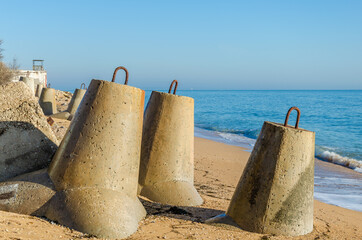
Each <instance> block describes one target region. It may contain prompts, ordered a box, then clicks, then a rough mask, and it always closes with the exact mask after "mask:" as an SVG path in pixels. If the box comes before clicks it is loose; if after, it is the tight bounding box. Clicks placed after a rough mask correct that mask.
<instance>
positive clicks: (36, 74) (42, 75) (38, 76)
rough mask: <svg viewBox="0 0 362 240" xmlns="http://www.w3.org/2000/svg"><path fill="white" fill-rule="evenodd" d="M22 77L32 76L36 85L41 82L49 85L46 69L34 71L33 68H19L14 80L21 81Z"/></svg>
mask: <svg viewBox="0 0 362 240" xmlns="http://www.w3.org/2000/svg"><path fill="white" fill-rule="evenodd" d="M20 77H30V78H33V79H34V85H35V86H36V85H37V84H39V83H41V84H43V85H44V86H46V85H47V72H46V71H33V70H18V73H17V74H15V76H14V77H13V79H12V81H13V82H17V81H19V79H20Z"/></svg>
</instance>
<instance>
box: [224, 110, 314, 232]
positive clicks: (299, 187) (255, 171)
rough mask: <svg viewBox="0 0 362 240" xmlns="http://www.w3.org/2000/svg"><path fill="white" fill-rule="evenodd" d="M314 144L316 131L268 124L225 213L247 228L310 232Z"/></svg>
mask: <svg viewBox="0 0 362 240" xmlns="http://www.w3.org/2000/svg"><path fill="white" fill-rule="evenodd" d="M298 119H299V117H298ZM314 144H315V133H314V132H311V131H308V130H304V129H300V128H298V129H297V128H294V127H289V126H283V125H282V124H278V123H272V122H264V125H263V128H262V130H261V132H260V135H259V137H258V140H257V142H256V144H255V146H254V149H253V151H252V153H251V155H250V158H249V161H248V163H247V165H246V167H245V169H244V172H243V174H242V176H241V178H240V180H239V183H238V185H237V187H236V189H235V192H234V195H233V197H232V199H231V202H230V205H229V208H228V210H227V215H229V216H230V217H231V218H232V219H233V220H234V221H235V222H236V223H237V224H238V225H239V226H240V227H241V228H242V229H244V230H247V231H252V232H257V233H268V234H276V235H287V236H299V235H304V234H307V233H309V232H311V231H312V230H313V184H314Z"/></svg>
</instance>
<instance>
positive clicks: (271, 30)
mask: <svg viewBox="0 0 362 240" xmlns="http://www.w3.org/2000/svg"><path fill="white" fill-rule="evenodd" d="M0 4H1V5H0V39H2V40H3V41H4V43H3V46H2V48H4V49H5V52H4V55H5V62H10V61H11V60H12V58H13V57H15V58H17V60H18V62H19V63H20V65H21V69H31V67H32V59H44V60H45V61H44V65H45V68H46V70H47V71H48V81H49V82H50V83H51V84H52V87H55V88H59V89H74V88H75V87H79V86H80V84H81V83H82V82H85V83H87V84H88V83H89V82H90V80H91V79H93V78H96V79H103V80H110V79H111V77H112V74H113V70H114V68H115V67H117V66H119V65H122V66H125V67H127V68H128V70H129V72H130V79H129V85H132V86H137V87H140V88H143V89H147V90H152V89H167V88H168V86H169V84H170V82H171V81H172V80H173V79H177V80H179V89H235V90H238V89H362V1H359V0H355V1H350V0H303V1H291V0H285V1H270V0H265V1H257V0H255V1H226V0H224V1H221V0H219V1H211V0H208V1H196V0H194V1H171V0H170V1H157V0H152V1H137V0H133V1H132V0H129V1H106V0H104V1H101V0H99V1H91V0H87V1H65V0H62V1H49V0H48V1H43V0H37V1H18V0H4V1H0ZM123 78H124V75H123V74H121V72H120V74H119V76H118V78H117V80H116V81H117V82H123Z"/></svg>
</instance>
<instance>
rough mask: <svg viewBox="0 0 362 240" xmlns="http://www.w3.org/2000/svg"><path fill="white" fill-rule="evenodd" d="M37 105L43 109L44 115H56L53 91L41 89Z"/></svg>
mask: <svg viewBox="0 0 362 240" xmlns="http://www.w3.org/2000/svg"><path fill="white" fill-rule="evenodd" d="M39 104H40V106H41V108H42V109H43V112H44V114H45V115H52V114H55V113H57V106H56V102H55V89H54V88H43V91H42V92H41V95H40V98H39Z"/></svg>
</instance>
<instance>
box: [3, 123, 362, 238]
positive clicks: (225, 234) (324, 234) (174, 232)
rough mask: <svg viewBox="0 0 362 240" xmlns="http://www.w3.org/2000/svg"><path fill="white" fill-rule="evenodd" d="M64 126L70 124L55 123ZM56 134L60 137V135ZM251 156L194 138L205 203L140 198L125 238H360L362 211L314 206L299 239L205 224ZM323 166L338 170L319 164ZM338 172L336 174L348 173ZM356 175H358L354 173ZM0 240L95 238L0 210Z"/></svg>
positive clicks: (230, 191) (197, 173)
mask: <svg viewBox="0 0 362 240" xmlns="http://www.w3.org/2000/svg"><path fill="white" fill-rule="evenodd" d="M56 123H57V124H58V126H63V127H64V128H66V127H67V124H68V122H66V121H56ZM61 132H63V131H60V132H59V135H61ZM249 155H250V153H248V152H245V151H244V149H243V148H241V147H237V146H231V145H226V144H223V143H218V142H214V141H211V140H207V139H202V138H195V186H196V188H197V190H198V191H199V192H200V194H201V196H202V198H203V199H204V204H203V205H202V206H199V207H172V206H167V205H161V204H157V203H153V202H151V201H148V200H147V199H141V201H142V203H143V204H144V205H145V208H146V210H147V213H148V215H147V217H146V218H145V219H144V220H142V221H141V223H140V226H139V229H138V231H137V232H136V233H135V234H133V235H132V236H130V237H129V238H127V239H134V240H135V239H137V240H140V239H362V226H361V222H362V212H358V211H352V210H348V209H344V208H341V207H337V206H333V205H329V204H325V203H322V202H319V201H314V230H313V232H312V233H310V234H307V235H305V236H300V237H294V238H293V237H284V236H272V235H268V234H256V233H251V232H247V231H243V230H242V229H240V228H235V227H232V226H213V225H207V224H205V223H203V222H204V221H205V220H206V219H208V218H210V217H213V216H215V215H218V214H222V213H224V211H225V210H226V209H227V207H228V205H229V201H230V199H231V197H232V194H233V192H234V188H235V185H236V184H237V182H238V180H239V178H240V176H241V174H242V171H243V168H244V166H245V164H246V162H247V160H248V157H249ZM317 165H320V166H322V167H327V168H328V167H331V168H333V169H337V170H338V169H339V166H335V165H334V164H329V163H325V162H317ZM342 168H343V167H341V169H340V171H350V173H351V174H353V171H352V170H349V169H346V168H343V169H342ZM356 174H357V175H355V176H359V175H358V173H356ZM0 239H50V240H52V239H96V238H93V237H92V236H89V235H87V234H83V233H80V232H77V231H75V230H70V229H68V228H66V227H63V226H60V225H57V224H56V223H52V222H50V221H47V220H44V219H41V218H37V217H32V216H26V215H20V214H15V213H8V212H2V211H0Z"/></svg>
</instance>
